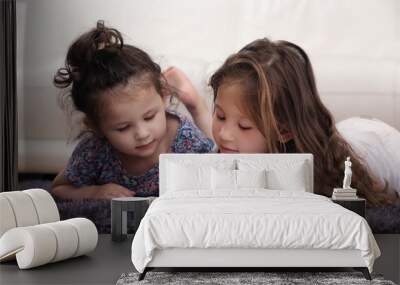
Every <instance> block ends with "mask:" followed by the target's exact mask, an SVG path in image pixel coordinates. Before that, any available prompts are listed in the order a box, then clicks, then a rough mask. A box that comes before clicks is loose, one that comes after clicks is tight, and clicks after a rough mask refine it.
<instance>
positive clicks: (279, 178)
mask: <svg viewBox="0 0 400 285" xmlns="http://www.w3.org/2000/svg"><path fill="white" fill-rule="evenodd" d="M304 168H305V164H304V162H301V163H295V164H292V165H291V167H287V168H285V169H284V170H283V169H270V170H268V171H267V181H268V183H267V185H268V189H272V190H289V191H306V185H307V181H306V176H305V169H304Z"/></svg>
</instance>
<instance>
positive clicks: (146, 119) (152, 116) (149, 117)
mask: <svg viewBox="0 0 400 285" xmlns="http://www.w3.org/2000/svg"><path fill="white" fill-rule="evenodd" d="M155 117H156V113H151V114H149V115H146V116H144V118H143V119H144V120H145V121H151V120H153V119H154V118H155Z"/></svg>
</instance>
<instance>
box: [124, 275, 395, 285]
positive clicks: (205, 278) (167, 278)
mask: <svg viewBox="0 0 400 285" xmlns="http://www.w3.org/2000/svg"><path fill="white" fill-rule="evenodd" d="M138 276H139V273H126V274H122V275H121V277H120V278H119V279H118V281H117V283H116V285H134V284H135V285H136V284H138V285H139V284H140V285H145V284H157V285H163V284H171V285H178V284H179V285H184V284H213V285H217V284H221V285H236V284H237V285H239V284H240V285H246V284H249V285H250V284H252V285H253V284H267V285H278V284H279V285H297V284H321V285H322V284H327V285H345V284H356V285H358V284H369V285H371V284H373V285H378V284H379V285H395V283H393V282H392V281H388V280H384V279H383V277H382V276H380V275H378V276H377V275H372V278H373V279H372V281H368V280H366V279H365V278H364V276H363V275H362V273H360V272H148V273H147V274H146V277H145V279H143V280H142V281H138Z"/></svg>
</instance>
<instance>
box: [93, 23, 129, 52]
mask: <svg viewBox="0 0 400 285" xmlns="http://www.w3.org/2000/svg"><path fill="white" fill-rule="evenodd" d="M92 33H93V43H94V48H95V50H96V51H97V50H101V49H104V48H108V47H111V48H119V49H121V48H122V47H123V39H122V36H121V33H120V32H119V31H117V30H116V29H113V28H108V27H106V26H105V25H104V20H98V21H97V24H96V28H95V29H94V30H93V31H92Z"/></svg>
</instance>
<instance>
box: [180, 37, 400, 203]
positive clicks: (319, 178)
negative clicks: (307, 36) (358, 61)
mask: <svg viewBox="0 0 400 285" xmlns="http://www.w3.org/2000/svg"><path fill="white" fill-rule="evenodd" d="M175 77H177V78H180V84H181V86H183V85H184V88H183V89H182V88H181V89H182V90H183V91H181V92H182V93H186V97H190V95H187V93H194V92H196V91H195V90H194V88H188V86H190V84H188V83H187V82H185V81H187V78H186V77H185V76H184V74H182V73H179V72H177V74H176V76H175ZM176 81H178V82H179V80H176ZM182 82H185V84H183V83H182ZM210 85H211V87H212V89H213V91H214V112H213V119H212V132H213V137H214V140H215V142H216V143H217V145H218V147H219V151H220V152H223V153H227V152H229V153H235V152H239V153H291V152H292V153H312V154H313V155H314V176H315V178H314V183H315V187H314V189H315V190H314V191H315V193H317V194H321V195H325V196H329V197H330V196H331V194H332V191H333V188H334V187H340V186H341V183H342V181H343V171H344V161H345V160H346V157H348V156H350V157H351V160H352V162H353V167H352V169H353V179H352V187H353V188H356V189H357V190H358V195H359V196H361V197H365V198H366V199H367V201H368V203H369V204H373V205H384V204H391V203H394V202H396V201H398V194H397V192H395V191H390V190H389V187H388V183H381V181H379V180H378V179H377V178H376V177H374V175H373V174H372V173H371V171H370V169H369V167H368V165H367V163H366V162H365V161H364V160H363V159H362V158H361V157H360V156H359V155H357V153H356V152H355V151H354V150H353V148H352V147H351V145H350V144H349V143H348V142H347V141H346V140H345V139H344V138H343V137H342V135H341V134H340V133H339V132H338V130H337V128H336V126H335V122H334V119H333V117H332V114H331V113H330V112H329V110H328V109H327V108H326V107H325V106H324V104H323V103H322V101H321V99H320V96H319V94H318V91H317V87H316V82H315V78H314V73H313V69H312V66H311V63H310V60H309V58H308V56H307V54H306V53H305V52H304V50H303V49H301V48H300V47H299V46H297V45H295V44H293V43H290V42H287V41H276V42H273V41H270V40H268V39H265V38H264V39H259V40H256V41H253V42H252V43H250V44H248V45H246V46H245V47H244V48H242V49H241V50H240V51H239V52H237V53H235V54H233V55H231V56H230V57H228V59H227V60H226V61H225V62H224V64H223V65H222V66H221V67H220V68H219V69H218V70H217V71H216V72H215V73H214V74H213V75H212V77H211V80H210ZM179 87H180V86H179V85H178V86H177V88H179ZM182 97H184V96H182Z"/></svg>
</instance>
